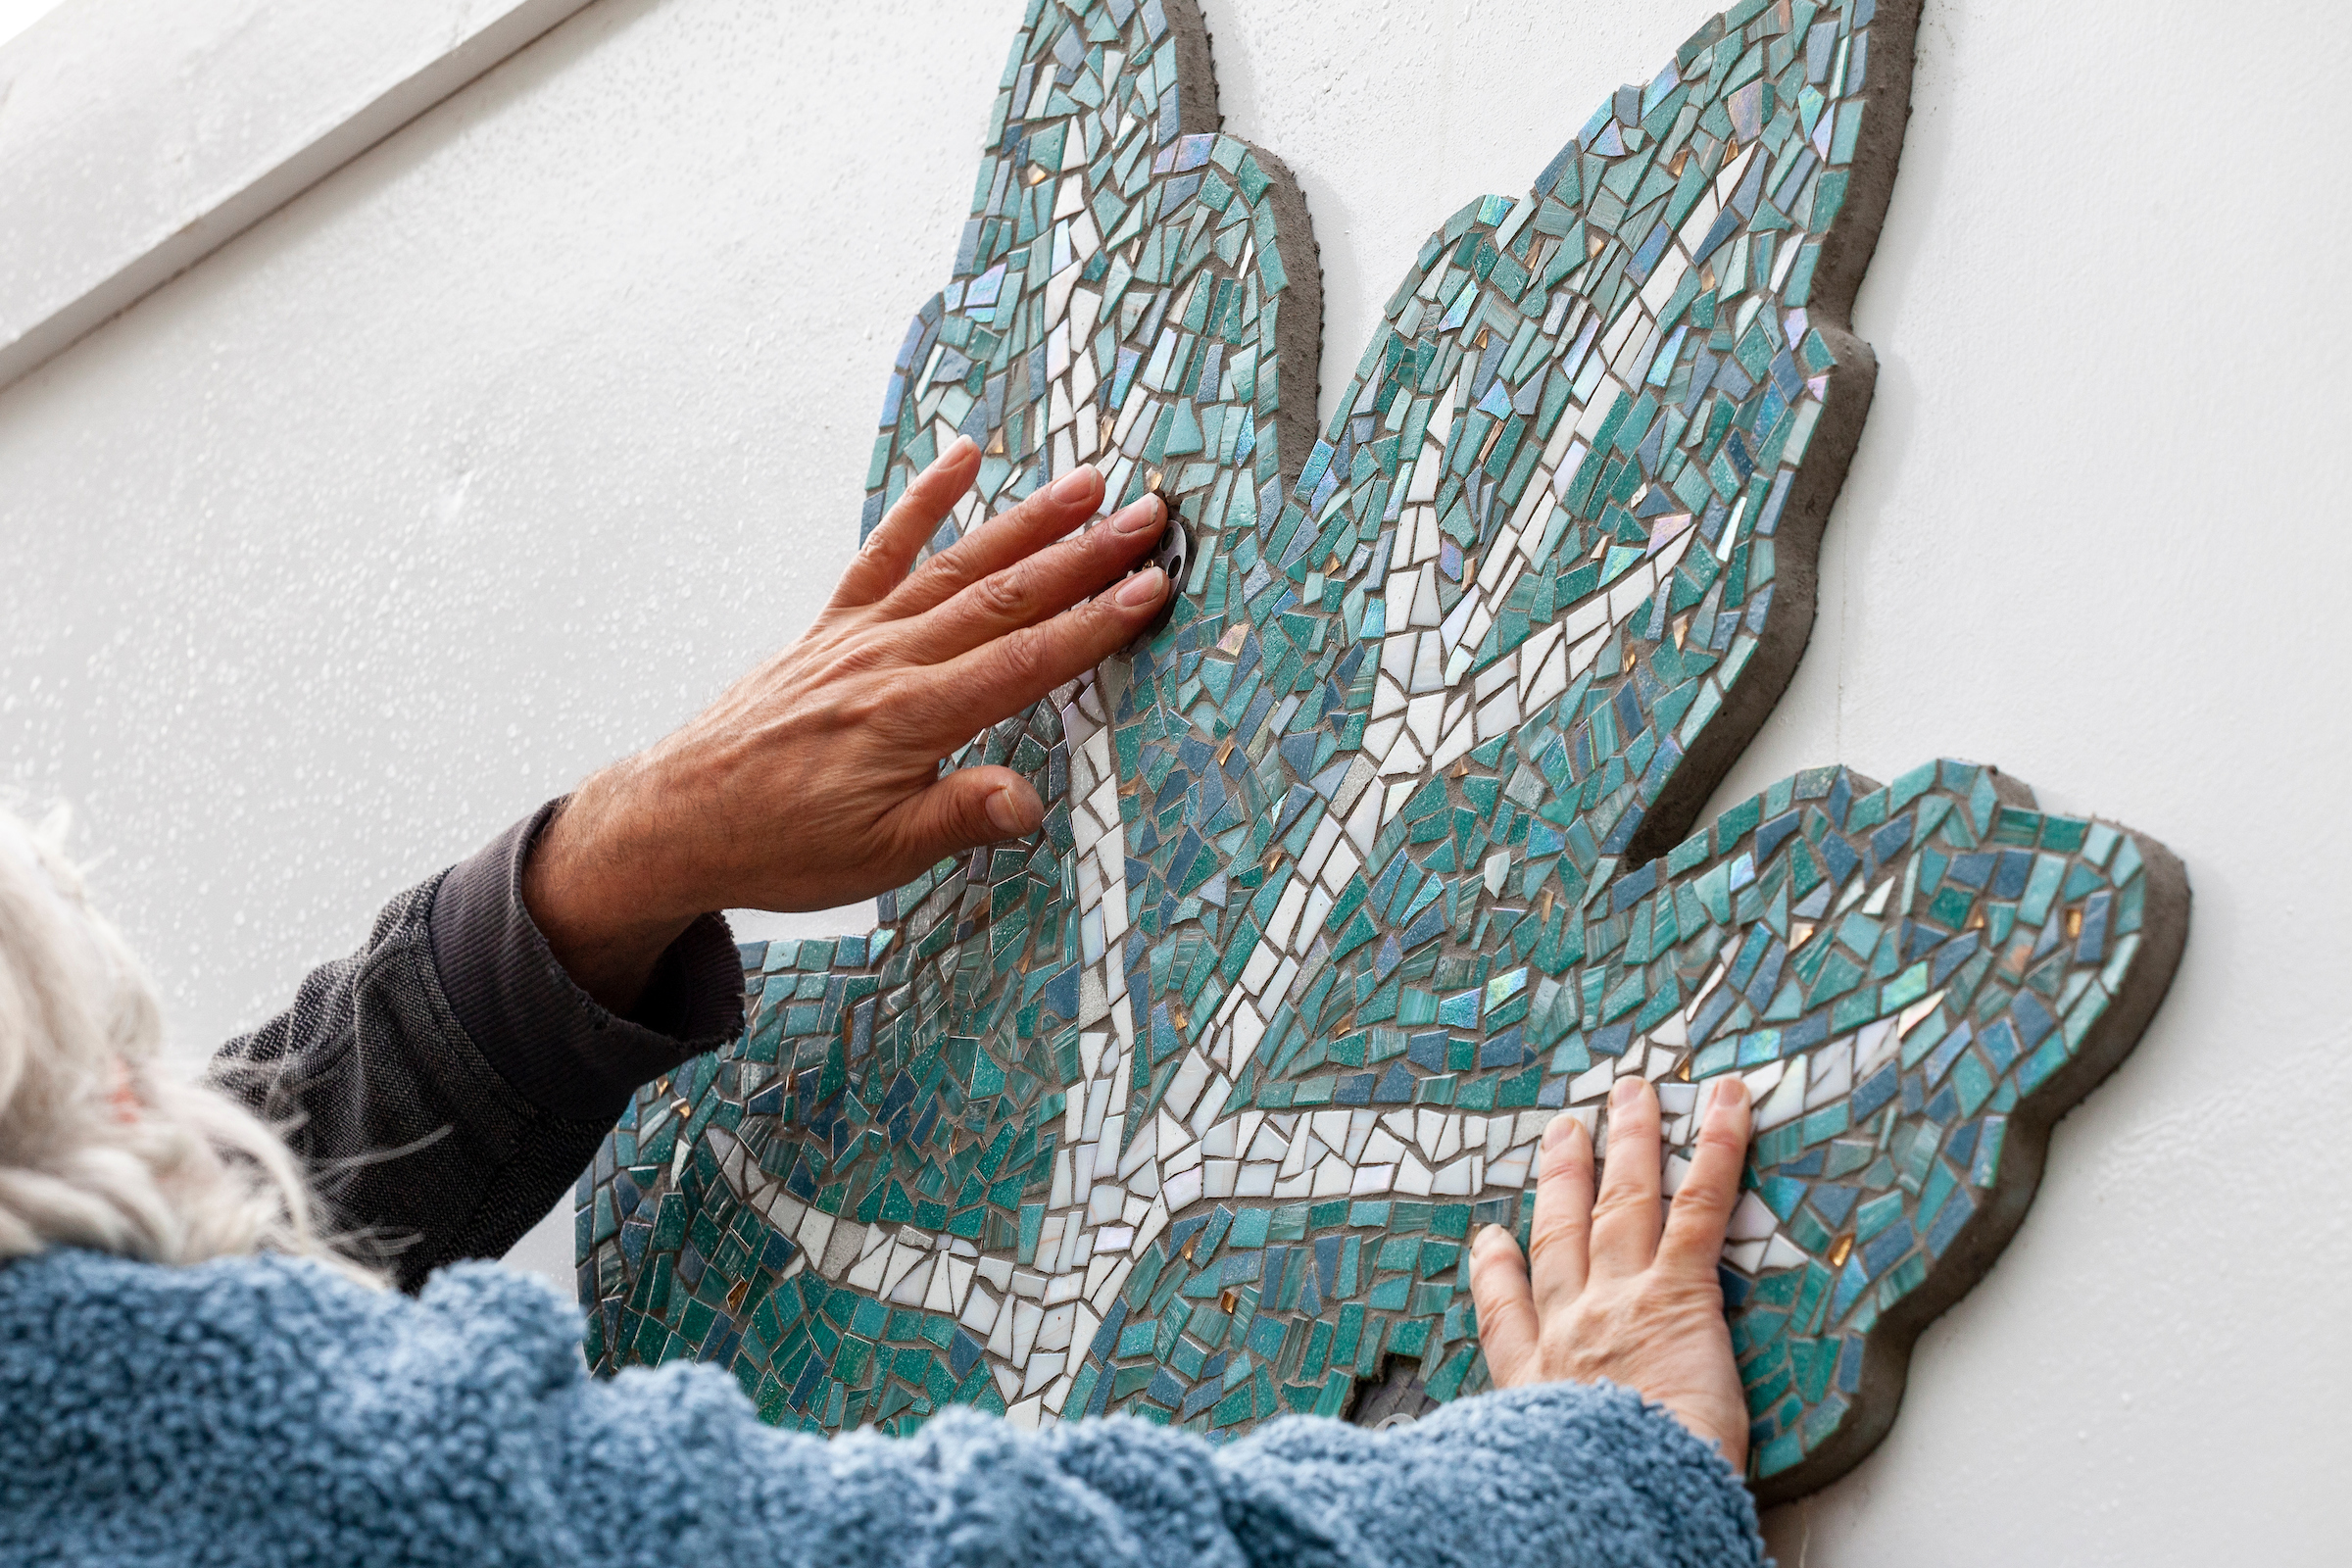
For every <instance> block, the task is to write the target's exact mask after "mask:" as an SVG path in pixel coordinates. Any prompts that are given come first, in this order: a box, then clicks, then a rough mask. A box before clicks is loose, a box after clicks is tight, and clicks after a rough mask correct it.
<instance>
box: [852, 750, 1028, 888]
mask: <svg viewBox="0 0 2352 1568" xmlns="http://www.w3.org/2000/svg"><path fill="white" fill-rule="evenodd" d="M1045 819H1046V808H1045V805H1044V803H1043V802H1041V801H1039V800H1038V798H1037V791H1036V790H1035V789H1034V788H1032V787H1031V786H1030V783H1029V781H1028V780H1027V779H1025V778H1023V777H1021V775H1020V774H1018V773H1015V772H1014V771H1013V770H1012V769H1011V768H1009V767H964V768H958V769H956V771H955V772H953V773H950V774H948V775H947V776H946V777H945V778H942V779H941V780H939V781H938V782H937V783H935V784H932V785H930V786H928V787H927V788H925V789H923V790H921V791H919V792H918V793H916V794H915V795H913V796H911V797H909V798H908V799H907V800H905V801H902V802H900V803H899V805H898V806H896V807H895V808H893V809H891V811H890V814H889V815H888V816H886V817H884V818H883V830H884V832H885V833H887V834H888V835H889V838H890V841H891V842H894V843H897V844H899V845H901V846H903V847H904V848H905V850H906V854H907V860H908V862H909V863H912V864H917V865H922V864H928V863H929V862H931V861H933V860H937V859H940V858H943V857H946V856H950V855H956V854H960V853H962V852H963V851H965V850H970V849H977V848H978V847H979V846H981V845H983V844H997V843H1001V842H1003V841H1004V840H1005V839H1017V838H1026V837H1028V836H1029V835H1030V834H1032V833H1034V832H1036V831H1037V829H1038V824H1039V823H1041V822H1043V821H1044V820H1045Z"/></svg>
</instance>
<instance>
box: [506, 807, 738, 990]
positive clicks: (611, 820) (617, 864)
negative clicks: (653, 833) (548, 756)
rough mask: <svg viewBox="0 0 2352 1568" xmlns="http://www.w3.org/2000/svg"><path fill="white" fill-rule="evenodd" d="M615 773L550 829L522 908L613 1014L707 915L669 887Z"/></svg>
mask: <svg viewBox="0 0 2352 1568" xmlns="http://www.w3.org/2000/svg"><path fill="white" fill-rule="evenodd" d="M628 765H629V764H627V763H625V762H624V763H622V764H620V767H621V768H626V767H627V766H628ZM616 771H618V769H609V770H608V771H607V772H606V773H603V774H599V775H597V776H596V777H595V778H592V779H590V780H589V781H588V782H587V783H586V784H584V785H582V786H581V788H580V789H579V790H578V791H576V792H575V793H574V794H573V795H572V796H571V797H570V798H569V799H568V800H566V801H565V802H564V804H563V806H561V807H560V808H558V809H557V811H556V813H555V815H554V816H553V817H552V818H550V819H549V821H548V823H547V826H546V827H545V828H543V829H542V830H541V832H540V834H539V837H538V839H537V841H536V842H535V843H534V844H532V845H531V847H530V849H529V851H528V854H527V857H526V858H525V859H524V861H523V867H522V902H523V907H524V908H525V909H526V910H528V911H529V914H530V917H531V920H532V922H533V923H534V924H535V925H537V926H538V928H539V931H540V934H541V935H542V936H543V937H545V938H546V939H547V945H548V949H549V951H550V952H551V953H553V954H554V955H555V957H556V961H557V962H558V963H560V964H562V965H563V966H564V972H565V973H566V974H568V975H570V976H571V978H572V981H573V982H574V983H575V984H576V985H578V986H579V987H580V989H581V990H583V991H585V992H586V993H587V994H588V995H589V996H590V997H592V998H594V999H595V1001H596V1002H597V1003H598V1005H601V1006H603V1007H605V1008H606V1009H607V1010H608V1011H611V1012H613V1013H618V1014H626V1013H627V1012H629V1011H630V1010H631V1009H632V1008H633V1007H635V1006H636V1005H637V1002H638V1000H639V998H640V997H641V996H642V995H643V993H644V990H645V985H646V981H647V979H648V978H649V977H650V976H651V975H652V974H653V971H654V966H655V964H656V963H658V962H659V961H660V960H661V957H662V954H663V953H664V952H666V951H667V950H668V948H669V947H670V945H671V944H672V943H674V942H676V941H677V939H678V938H679V936H680V935H682V934H683V933H684V932H685V930H686V927H687V926H688V925H689V924H691V923H692V922H693V920H694V918H695V916H696V915H698V914H700V913H702V912H703V911H702V909H701V908H700V907H693V908H689V907H685V903H686V902H689V901H685V900H681V899H680V898H678V897H677V896H676V894H675V892H674V890H673V889H671V888H669V887H667V886H665V882H666V881H667V880H668V879H665V878H664V877H663V876H662V872H661V868H660V864H659V858H658V856H657V855H655V854H653V853H649V852H650V850H651V848H652V846H651V845H650V844H649V843H646V842H643V841H642V840H641V836H640V835H639V834H638V833H637V831H636V829H635V828H634V826H633V822H632V814H633V813H631V812H630V811H629V810H628V809H626V804H625V800H624V799H623V798H622V796H623V793H624V792H623V791H622V790H620V789H616V788H614V786H615V785H616V784H618V783H620V781H619V780H617V779H614V778H613V777H612V774H613V773H614V772H616Z"/></svg>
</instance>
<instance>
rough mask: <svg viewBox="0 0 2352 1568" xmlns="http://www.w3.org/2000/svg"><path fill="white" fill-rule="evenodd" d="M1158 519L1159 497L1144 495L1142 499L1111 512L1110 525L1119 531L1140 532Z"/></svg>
mask: <svg viewBox="0 0 2352 1568" xmlns="http://www.w3.org/2000/svg"><path fill="white" fill-rule="evenodd" d="M1158 520H1159V497H1157V496H1146V497H1144V499H1143V500H1141V501H1138V502H1135V503H1133V504H1132V505H1129V506H1126V507H1122V508H1121V509H1119V511H1118V512H1117V513H1115V514H1113V515H1112V516H1111V519H1110V525H1111V526H1112V527H1113V528H1115V529H1117V530H1118V531H1119V532H1120V533H1141V532H1143V531H1144V530H1145V529H1146V528H1149V527H1151V526H1152V524H1153V523H1155V522H1157V521H1158Z"/></svg>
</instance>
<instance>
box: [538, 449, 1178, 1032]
mask: <svg viewBox="0 0 2352 1568" xmlns="http://www.w3.org/2000/svg"><path fill="white" fill-rule="evenodd" d="M980 462H981V456H980V448H979V446H978V445H977V444H976V443H974V442H973V441H971V440H970V439H969V438H968V437H967V438H965V439H963V440H960V441H957V442H956V443H954V444H952V445H951V446H949V448H948V449H947V450H946V451H945V452H943V453H942V454H941V455H940V456H939V458H938V459H937V460H936V461H935V462H933V463H932V464H931V465H930V466H928V467H927V468H926V469H925V470H924V471H923V473H922V474H921V475H920V476H919V477H917V478H916V479H915V480H914V481H913V482H912V483H911V484H910V485H909V486H908V487H907V492H906V494H905V495H904V496H903V497H902V498H901V499H900V501H899V503H898V505H897V506H896V507H894V508H892V509H891V511H890V513H889V515H886V516H885V517H884V518H883V519H882V522H881V524H880V526H878V527H877V528H875V529H874V530H873V532H872V533H871V534H870V535H868V536H867V538H866V540H865V544H864V548H863V549H861V550H860V551H859V552H858V557H857V559H856V560H855V561H853V562H852V563H851V564H850V568H849V570H848V571H847V572H846V573H844V574H843V576H842V579H841V584H840V586H839V587H838V588H836V589H835V590H834V593H833V597H832V599H831V600H830V601H828V602H827V604H826V605H825V608H824V610H823V611H822V612H820V613H818V615H817V617H816V620H815V623H814V624H813V625H811V626H810V627H809V629H808V631H806V632H805V633H803V634H802V636H801V637H800V638H799V640H797V641H796V642H794V643H793V645H792V646H791V647H789V648H787V649H785V650H784V652H782V653H781V654H778V655H777V656H776V657H775V658H773V659H771V660H769V661H768V662H766V663H764V664H762V665H761V666H760V668H758V669H756V670H754V671H753V672H752V673H751V674H749V675H747V676H745V677H744V678H743V679H742V680H741V681H739V682H738V683H737V684H736V685H735V686H734V687H732V688H731V689H730V690H729V691H728V692H727V693H726V695H725V696H723V697H721V698H720V699H719V700H718V701H717V702H716V703H713V704H712V705H711V707H710V708H709V709H707V710H706V711H704V712H703V713H701V714H700V715H699V716H697V717H696V718H695V719H694V720H693V721H691V722H690V723H688V724H686V725H685V726H684V727H683V728H681V729H679V730H678V731H677V732H676V733H674V734H672V735H670V736H669V737H668V738H666V739H665V740H662V742H660V743H659V744H657V745H655V746H653V747H651V748H649V749H648V750H647V751H645V752H644V753H642V754H640V755H638V756H636V757H631V758H627V759H625V760H621V761H619V762H615V763H614V764H613V765H612V766H611V767H608V768H606V769H604V770H603V771H602V772H600V773H598V774H596V775H595V776H594V777H592V778H590V779H589V780H588V781H587V782H586V783H584V784H582V785H581V786H580V787H579V789H578V790H577V791H575V792H574V793H573V794H572V796H571V798H570V800H569V801H568V802H566V803H565V805H564V808H563V809H561V810H560V811H559V812H558V814H557V815H556V817H555V818H554V820H553V821H552V822H550V823H549V825H548V827H547V829H546V831H545V832H544V834H543V835H542V837H541V839H540V841H539V845H538V847H537V849H536V851H535V852H534V853H533V855H532V857H531V860H530V863H529V865H528V867H527V868H526V870H525V872H524V881H523V896H524V899H525V901H526V902H527V903H528V905H529V907H530V910H531V914H532V917H533V918H534V919H535V920H536V921H537V922H538V925H539V928H540V929H541V930H542V931H543V932H545V933H546V936H547V939H548V944H549V946H550V948H551V949H552V950H553V951H554V953H555V955H556V956H557V958H558V959H559V960H560V961H561V962H562V963H563V964H564V968H565V969H566V970H567V971H569V973H570V974H571V976H572V977H573V978H574V979H575V980H577V981H578V982H579V983H580V985H581V988H582V989H583V990H585V991H586V992H587V993H588V994H589V995H590V996H592V997H594V998H596V999H597V1000H598V1001H599V1002H601V1003H603V1004H605V1005H608V1006H610V1007H612V1008H613V1009H614V1010H615V1011H622V1012H625V1011H626V1010H627V1009H628V1008H629V1007H630V1005H632V1004H633V1003H634V1002H635V1001H636V998H637V994H638V991H639V989H640V988H641V987H642V986H643V985H644V984H645V980H646V976H647V975H648V973H650V972H651V970H652V968H653V966H654V963H655V961H656V960H657V959H658V958H659V957H660V956H661V955H662V951H663V950H664V949H666V948H667V947H668V946H669V945H670V944H671V943H672V942H674V941H675V940H676V939H677V937H678V934H679V933H680V932H682V931H683V930H685V929H686V926H687V924H688V923H689V922H690V921H692V920H693V919H694V918H695V917H696V916H697V915H699V914H701V913H703V912H704V911H706V910H709V909H722V908H761V909H781V910H794V909H822V908H830V907H835V906H838V905H843V904H850V903H853V902H855V901H857V900H859V899H865V898H871V897H872V896H873V895H874V894H876V893H880V892H883V891H885V890H886V889H889V888H893V887H897V886H899V885H901V884H903V883H905V882H907V881H908V880H909V879H910V878H912V877H914V876H915V875H917V874H918V873H920V872H921V871H922V870H923V869H924V868H926V867H927V866H929V865H931V864H932V863H933V862H934V861H936V860H938V859H939V858H941V857H943V856H947V855H953V854H956V853H957V852H959V851H963V850H969V849H972V848H974V847H975V846H978V845H983V844H990V843H994V842H997V841H999V840H1003V839H1010V838H1018V837H1021V836H1023V835H1026V834H1030V833H1034V832H1036V831H1037V827H1038V823H1039V821H1040V820H1041V819H1042V818H1043V817H1044V815H1045V806H1044V805H1043V803H1041V802H1040V801H1039V799H1038V794H1037V790H1036V788H1035V787H1034V786H1033V785H1032V784H1031V783H1030V782H1029V780H1027V779H1026V778H1024V777H1022V776H1021V775H1020V774H1019V773H1017V772H1015V771H1013V770H1012V769H1011V768H1008V767H1001V766H986V765H982V766H971V767H960V768H957V769H956V770H954V771H952V772H950V773H948V774H946V775H945V776H944V777H943V776H941V773H940V768H939V764H940V762H941V760H943V759H945V758H947V757H949V756H950V755H952V754H953V753H955V752H956V750H958V749H959V748H961V747H962V746H963V745H964V744H965V743H966V742H968V741H970V740H971V738H972V737H973V736H974V735H976V734H978V733H979V732H980V731H981V730H983V729H985V728H987V727H988V726H989V725H991V724H994V723H997V722H998V721H999V720H1001V719H1004V718H1005V717H1007V716H1009V715H1011V714H1014V713H1018V712H1021V711H1024V710H1026V709H1028V708H1029V707H1030V706H1031V705H1032V704H1034V703H1036V702H1037V701H1038V700H1039V699H1040V698H1042V697H1044V696H1045V695H1046V694H1047V693H1048V692H1050V691H1052V690H1053V689H1054V687H1056V686H1060V685H1062V684H1064V683H1066V682H1068V681H1069V680H1071V679H1073V678H1074V677H1076V676H1077V675H1079V674H1081V673H1082V672H1084V671H1087V670H1090V669H1092V668H1093V667H1094V666H1095V665H1096V664H1098V663H1100V662H1102V661H1103V659H1104V658H1105V657H1107V656H1108V655H1109V654H1111V653H1113V652H1114V651H1116V650H1117V649H1119V648H1121V647H1123V646H1125V645H1126V644H1127V643H1129V642H1131V641H1132V640H1133V639H1134V638H1135V636H1136V634H1137V633H1138V632H1139V631H1140V630H1142V629H1143V628H1144V627H1145V626H1147V625H1148V624H1150V622H1151V620H1152V616H1153V615H1154V614H1155V613H1157V612H1158V610H1159V606H1160V602H1161V600H1162V599H1164V598H1165V597H1166V594H1167V577H1166V573H1164V572H1162V571H1161V570H1160V569H1159V568H1158V567H1157V566H1149V565H1148V566H1146V567H1144V569H1142V570H1140V571H1135V572H1134V573H1133V574H1132V575H1127V576H1125V577H1124V580H1117V579H1120V578H1121V577H1122V576H1123V574H1126V573H1127V572H1128V571H1129V569H1130V568H1131V567H1133V566H1134V565H1135V564H1136V563H1137V562H1138V561H1139V560H1141V559H1142V558H1143V557H1144V556H1145V555H1146V554H1147V553H1148V552H1149V551H1150V550H1151V548H1152V544H1153V542H1154V541H1156V540H1157V539H1158V537H1159V534H1160V530H1161V528H1162V526H1163V525H1164V523H1165V520H1166V511H1165V509H1164V507H1163V506H1162V505H1161V503H1160V501H1159V500H1158V498H1157V497H1155V496H1145V497H1143V498H1141V499H1140V500H1136V501H1134V502H1131V503H1130V504H1129V505H1127V506H1125V507H1123V508H1121V509H1119V510H1118V511H1117V512H1116V513H1114V514H1113V515H1110V516H1109V517H1108V518H1106V519H1104V520H1103V522H1102V523H1101V524H1100V525H1098V526H1094V527H1088V528H1084V529H1080V527H1079V525H1080V524H1081V523H1084V522H1086V521H1087V520H1088V519H1089V518H1090V517H1092V516H1094V515H1095V512H1096V509H1097V508H1098V507H1099V506H1100V504H1101V502H1102V500H1103V476H1102V475H1101V474H1100V473H1099V472H1097V471H1096V470H1095V469H1094V468H1091V467H1079V468H1074V469H1072V470H1071V471H1070V472H1069V473H1067V474H1065V475H1064V476H1062V477H1061V478H1060V479H1058V480H1057V481H1055V482H1054V484H1052V485H1050V486H1047V487H1045V488H1043V489H1040V490H1039V491H1037V492H1036V493H1035V494H1033V495H1031V496H1030V497H1029V498H1028V499H1027V500H1025V501H1022V502H1021V503H1019V504H1018V505H1016V506H1013V507H1011V508H1009V509H1008V510H1006V511H1005V513H1004V514H1003V515H1000V516H998V517H997V518H995V519H994V520H993V521H992V522H990V523H989V524H988V525H987V526H986V527H983V528H978V529H975V530H974V531H972V532H971V533H969V534H968V535H966V536H965V537H964V538H963V539H962V540H960V541H959V542H958V543H956V545H955V546H954V547H953V548H950V549H945V550H942V551H940V552H939V553H938V554H936V555H933V556H931V557H930V558H929V559H927V560H925V561H923V562H922V563H921V564H919V565H917V564H916V563H915V558H916V555H917V553H918V552H919V551H921V550H922V548H923V547H924V545H925V544H927V543H929V542H930V541H931V540H932V539H933V537H934V535H935V534H936V533H937V532H938V531H939V529H940V526H941V523H942V522H943V520H945V519H946V518H947V517H948V515H949V513H950V511H951V509H953V508H955V507H956V505H957V504H958V503H959V502H960V501H962V500H963V499H964V498H965V495H966V493H967V492H968V491H969V490H970V489H971V487H972V481H973V478H974V476H975V475H976V474H977V473H978V471H979V468H980ZM1073 530H1076V531H1073ZM1114 581H1115V584H1116V585H1115V586H1109V585H1111V584H1113V583H1114ZM1105 590H1106V591H1105Z"/></svg>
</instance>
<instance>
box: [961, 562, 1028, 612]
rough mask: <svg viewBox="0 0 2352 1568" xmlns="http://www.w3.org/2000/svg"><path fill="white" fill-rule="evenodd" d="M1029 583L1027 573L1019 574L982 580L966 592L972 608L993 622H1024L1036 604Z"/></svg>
mask: <svg viewBox="0 0 2352 1568" xmlns="http://www.w3.org/2000/svg"><path fill="white" fill-rule="evenodd" d="M1030 579H1031V573H1029V572H1027V571H1021V570H1014V571H1000V572H998V573H997V574H996V575H994V576H992V577H983V578H981V579H980V581H979V582H978V583H976V584H974V585H973V586H972V588H971V589H970V590H969V591H970V593H971V594H972V597H973V604H974V607H975V608H976V609H978V610H979V611H980V613H982V614H984V615H987V616H988V617H989V618H991V619H994V620H1025V619H1027V618H1028V614H1029V611H1030V608H1031V607H1032V606H1033V605H1034V604H1035V603H1036V594H1035V591H1034V589H1033V587H1032V584H1031V580H1030Z"/></svg>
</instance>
